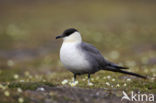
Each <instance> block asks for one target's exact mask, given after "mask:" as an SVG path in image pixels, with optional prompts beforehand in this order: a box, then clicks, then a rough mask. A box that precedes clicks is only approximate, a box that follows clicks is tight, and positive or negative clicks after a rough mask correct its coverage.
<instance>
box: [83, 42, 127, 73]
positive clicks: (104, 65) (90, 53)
mask: <svg viewBox="0 0 156 103" xmlns="http://www.w3.org/2000/svg"><path fill="white" fill-rule="evenodd" d="M81 50H82V51H83V52H84V53H85V55H86V59H87V60H88V61H89V62H90V63H91V65H92V67H93V68H94V70H95V71H96V70H100V69H105V70H119V69H128V68H127V67H122V66H118V65H117V64H114V63H112V62H109V61H107V60H106V59H105V58H104V57H103V56H102V55H101V53H100V52H99V50H98V49H96V48H95V47H94V46H92V45H91V44H88V43H85V42H82V43H81Z"/></svg>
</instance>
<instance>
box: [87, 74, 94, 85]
mask: <svg viewBox="0 0 156 103" xmlns="http://www.w3.org/2000/svg"><path fill="white" fill-rule="evenodd" d="M88 85H89V86H92V85H93V83H92V82H90V74H88Z"/></svg>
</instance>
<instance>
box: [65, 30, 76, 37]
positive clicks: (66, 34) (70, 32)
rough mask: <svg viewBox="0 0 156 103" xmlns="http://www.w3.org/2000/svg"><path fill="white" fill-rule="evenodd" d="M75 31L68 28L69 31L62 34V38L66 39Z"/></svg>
mask: <svg viewBox="0 0 156 103" xmlns="http://www.w3.org/2000/svg"><path fill="white" fill-rule="evenodd" d="M76 31H77V30H76V29H74V28H70V29H67V30H65V31H64V32H63V36H64V37H66V36H69V35H70V34H72V33H74V32H76Z"/></svg>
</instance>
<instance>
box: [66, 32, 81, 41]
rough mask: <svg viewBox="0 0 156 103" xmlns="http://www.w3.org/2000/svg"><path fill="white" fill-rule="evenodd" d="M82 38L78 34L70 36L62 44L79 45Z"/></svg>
mask: <svg viewBox="0 0 156 103" xmlns="http://www.w3.org/2000/svg"><path fill="white" fill-rule="evenodd" d="M81 42H82V38H81V35H80V33H79V32H75V33H73V34H71V35H70V36H69V37H65V38H64V39H63V43H81Z"/></svg>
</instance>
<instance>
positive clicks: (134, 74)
mask: <svg viewBox="0 0 156 103" xmlns="http://www.w3.org/2000/svg"><path fill="white" fill-rule="evenodd" d="M106 70H108V71H113V72H119V73H123V74H128V75H133V76H136V77H139V78H143V79H146V78H147V77H146V76H142V75H140V74H136V73H132V72H128V71H123V70H120V69H106Z"/></svg>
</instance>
